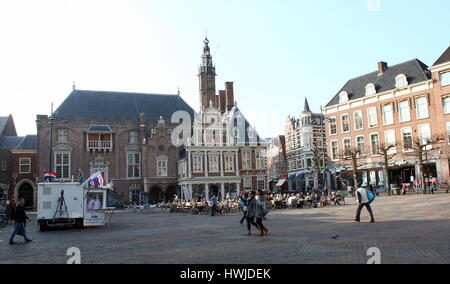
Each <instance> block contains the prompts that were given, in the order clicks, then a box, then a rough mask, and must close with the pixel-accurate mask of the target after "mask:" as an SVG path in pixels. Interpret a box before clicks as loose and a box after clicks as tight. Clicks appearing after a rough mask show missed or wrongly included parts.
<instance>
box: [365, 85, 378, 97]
mask: <svg viewBox="0 0 450 284" xmlns="http://www.w3.org/2000/svg"><path fill="white" fill-rule="evenodd" d="M376 93H377V89H376V88H375V85H374V84H372V83H370V84H368V85H367V86H366V97H369V96H373V95H375V94H376Z"/></svg>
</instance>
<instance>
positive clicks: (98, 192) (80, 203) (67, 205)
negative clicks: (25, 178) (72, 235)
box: [37, 182, 106, 231]
mask: <svg viewBox="0 0 450 284" xmlns="http://www.w3.org/2000/svg"><path fill="white" fill-rule="evenodd" d="M37 200H38V206H37V207H38V215H37V219H38V224H39V229H40V230H41V231H45V230H46V229H47V228H48V227H66V226H70V227H73V226H74V227H77V228H82V227H83V226H102V225H104V224H105V221H104V220H105V216H104V213H103V212H102V210H103V209H104V208H105V204H106V202H105V201H106V190H105V189H84V188H83V186H82V185H81V184H79V183H74V182H70V183H59V182H51V183H39V184H38V198H37ZM94 205H95V208H94ZM88 207H89V208H88Z"/></svg>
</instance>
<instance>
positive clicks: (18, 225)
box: [9, 198, 32, 245]
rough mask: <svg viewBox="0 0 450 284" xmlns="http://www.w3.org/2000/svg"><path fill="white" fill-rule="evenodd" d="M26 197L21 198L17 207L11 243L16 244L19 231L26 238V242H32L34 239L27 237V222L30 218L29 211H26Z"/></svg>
mask: <svg viewBox="0 0 450 284" xmlns="http://www.w3.org/2000/svg"><path fill="white" fill-rule="evenodd" d="M24 205H25V199H23V198H21V199H20V200H19V205H18V206H17V207H16V219H15V223H14V232H13V233H12V235H11V238H9V244H10V245H14V244H15V243H14V237H15V236H16V234H17V233H20V234H21V235H22V236H23V238H24V239H25V242H26V243H29V242H31V241H32V240H31V239H29V238H28V237H27V232H26V229H25V228H26V223H27V220H29V218H28V216H27V213H25V208H24Z"/></svg>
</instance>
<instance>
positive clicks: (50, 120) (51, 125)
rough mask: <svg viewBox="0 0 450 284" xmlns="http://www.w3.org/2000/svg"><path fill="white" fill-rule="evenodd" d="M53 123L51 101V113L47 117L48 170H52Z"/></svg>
mask: <svg viewBox="0 0 450 284" xmlns="http://www.w3.org/2000/svg"><path fill="white" fill-rule="evenodd" d="M54 124H55V118H54V117H53V103H52V113H51V115H50V117H49V119H48V125H49V126H50V149H49V162H50V163H49V165H50V168H49V171H50V172H51V171H53V163H52V161H53V159H52V149H53V125H54Z"/></svg>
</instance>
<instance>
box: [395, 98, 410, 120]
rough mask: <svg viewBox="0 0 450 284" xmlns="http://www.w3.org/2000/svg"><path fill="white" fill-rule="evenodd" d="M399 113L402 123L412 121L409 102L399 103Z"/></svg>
mask: <svg viewBox="0 0 450 284" xmlns="http://www.w3.org/2000/svg"><path fill="white" fill-rule="evenodd" d="M398 113H399V118H400V122H407V121H411V114H410V112H409V102H408V101H407V100H406V101H402V102H399V103H398Z"/></svg>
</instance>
